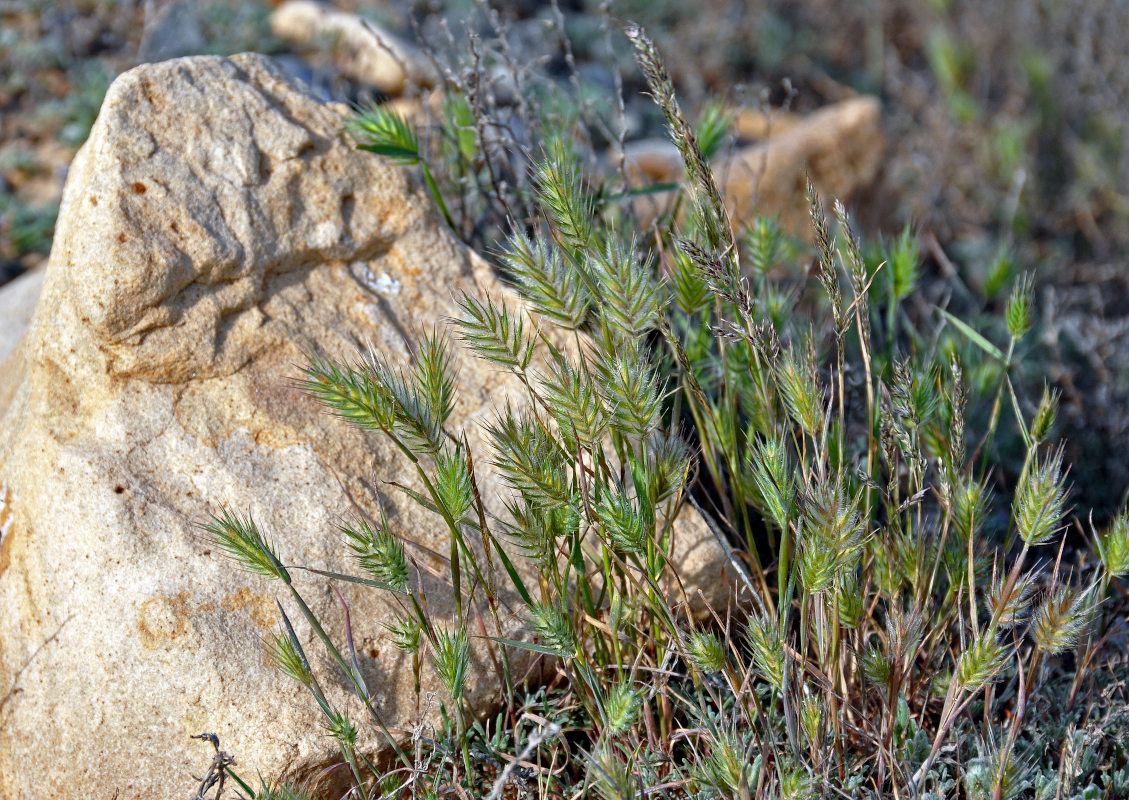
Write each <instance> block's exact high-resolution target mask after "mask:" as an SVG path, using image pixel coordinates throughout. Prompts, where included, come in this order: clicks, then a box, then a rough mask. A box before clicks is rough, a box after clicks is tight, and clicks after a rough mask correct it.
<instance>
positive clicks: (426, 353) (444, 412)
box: [415, 330, 455, 426]
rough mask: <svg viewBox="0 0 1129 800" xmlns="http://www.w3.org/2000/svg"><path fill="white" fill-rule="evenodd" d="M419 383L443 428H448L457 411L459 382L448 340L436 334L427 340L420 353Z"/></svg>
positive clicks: (432, 333) (417, 380)
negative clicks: (454, 410) (457, 387)
mask: <svg viewBox="0 0 1129 800" xmlns="http://www.w3.org/2000/svg"><path fill="white" fill-rule="evenodd" d="M415 374H416V383H417V385H418V386H419V390H420V392H421V394H422V395H423V397H424V398H425V399H426V400H427V406H428V408H429V409H430V410H431V413H432V414H433V415H434V416H435V419H436V422H438V424H439V425H440V426H443V425H446V424H447V420H448V419H449V418H450V416H451V411H452V410H453V409H454V401H455V379H454V376H453V375H452V373H451V352H450V349H449V348H448V346H447V338H446V337H445V336H443V335H442V334H440V333H439V331H437V330H433V331H432V332H431V333H430V334H428V335H427V336H425V337H424V339H423V343H422V344H421V345H420V348H419V352H418V353H416V371H415Z"/></svg>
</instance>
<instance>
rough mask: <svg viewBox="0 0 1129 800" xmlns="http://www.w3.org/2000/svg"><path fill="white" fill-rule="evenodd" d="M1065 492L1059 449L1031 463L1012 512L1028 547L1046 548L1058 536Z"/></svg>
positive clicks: (1021, 483)
mask: <svg viewBox="0 0 1129 800" xmlns="http://www.w3.org/2000/svg"><path fill="white" fill-rule="evenodd" d="M1066 491H1067V490H1066V483H1065V477H1064V476H1063V475H1062V449H1061V448H1059V449H1058V450H1056V451H1055V452H1054V453H1051V454H1049V455H1048V456H1047V457H1046V458H1044V459H1042V460H1038V459H1036V460H1035V461H1033V462H1032V463H1031V467H1030V469H1028V470H1027V473H1026V474H1025V475H1024V476H1023V479H1022V480H1021V481H1020V484H1019V487H1018V489H1017V490H1016V493H1015V502H1014V505H1013V508H1012V515H1013V516H1014V518H1015V526H1016V528H1017V529H1018V531H1019V535H1020V536H1021V537H1023V541H1024V542H1026V543H1027V545H1028V546H1030V547H1037V546H1039V545H1042V544H1046V543H1047V542H1049V541H1050V540H1051V539H1052V538H1053V537H1054V535H1055V534H1056V533H1057V532H1058V530H1059V526H1060V524H1061V523H1062V518H1063V516H1064V515H1065V514H1066Z"/></svg>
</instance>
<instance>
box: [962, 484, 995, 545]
mask: <svg viewBox="0 0 1129 800" xmlns="http://www.w3.org/2000/svg"><path fill="white" fill-rule="evenodd" d="M991 499H992V490H991V489H989V488H988V486H987V484H986V483H984V482H981V481H976V480H973V479H972V478H965V479H964V481H963V482H962V483H961V485H960V486H958V487H957V489H956V491H955V492H954V493H953V527H954V529H955V530H956V532H957V533H958V534H959V535H960V537H961V538H962V539H963V540H964V541H966V542H967V541H968V540H969V539H971V538H975V537H976V535H977V534H978V533H979V531H980V528H981V526H982V525H983V524H984V520H985V519H986V518H987V513H988V507H989V505H990V504H991Z"/></svg>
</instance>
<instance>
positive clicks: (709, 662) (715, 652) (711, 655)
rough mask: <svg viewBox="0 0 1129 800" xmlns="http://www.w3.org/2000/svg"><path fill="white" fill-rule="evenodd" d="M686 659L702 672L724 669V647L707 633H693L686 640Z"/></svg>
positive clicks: (713, 636)
mask: <svg viewBox="0 0 1129 800" xmlns="http://www.w3.org/2000/svg"><path fill="white" fill-rule="evenodd" d="M686 657H687V658H689V659H690V662H691V663H692V664H693V665H694V666H695V667H697V668H698V669H699V670H701V671H702V672H721V671H722V670H723V669H725V664H726V655H725V645H724V644H723V643H722V641H721V639H719V638H717V636H716V635H714V634H712V633H710V632H709V631H694V632H693V633H691V634H690V635H689V636H688V637H687V638H686Z"/></svg>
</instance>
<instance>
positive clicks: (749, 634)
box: [745, 614, 784, 691]
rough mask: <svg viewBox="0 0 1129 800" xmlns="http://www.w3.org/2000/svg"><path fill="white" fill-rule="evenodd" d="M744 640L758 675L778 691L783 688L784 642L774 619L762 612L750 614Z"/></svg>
mask: <svg viewBox="0 0 1129 800" xmlns="http://www.w3.org/2000/svg"><path fill="white" fill-rule="evenodd" d="M745 641H746V642H748V645H749V650H750V651H751V652H752V654H753V663H754V664H755V665H756V668H757V672H759V673H760V676H761V677H762V678H764V680H765V681H766V682H767V683H768V684H769V685H771V686H772V687H774V688H775V689H777V690H778V691H779V690H781V689H783V688H784V643H783V640H782V638H781V636H780V627H779V625H777V624H776V621H775V620H774V619H772V618H771V617H769V616H766V615H762V614H752V615H750V616H749V623H748V628H747V629H746V636H745Z"/></svg>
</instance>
